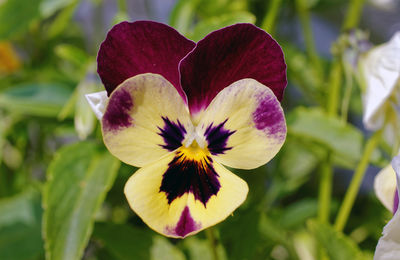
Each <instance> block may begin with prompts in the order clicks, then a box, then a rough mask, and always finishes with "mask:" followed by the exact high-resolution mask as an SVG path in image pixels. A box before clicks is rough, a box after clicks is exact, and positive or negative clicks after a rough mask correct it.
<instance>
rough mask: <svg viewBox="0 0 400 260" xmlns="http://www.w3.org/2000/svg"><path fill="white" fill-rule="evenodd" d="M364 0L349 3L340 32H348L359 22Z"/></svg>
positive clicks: (354, 0)
mask: <svg viewBox="0 0 400 260" xmlns="http://www.w3.org/2000/svg"><path fill="white" fill-rule="evenodd" d="M364 2H365V0H353V1H351V2H350V5H349V8H348V9H347V14H346V17H345V20H344V22H343V26H342V30H349V29H353V28H355V27H357V25H358V23H359V22H360V17H361V13H362V7H363V5H364Z"/></svg>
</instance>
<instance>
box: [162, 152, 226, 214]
mask: <svg viewBox="0 0 400 260" xmlns="http://www.w3.org/2000/svg"><path fill="white" fill-rule="evenodd" d="M218 177H219V176H218V174H217V173H216V171H215V169H214V167H213V160H212V159H211V158H210V157H205V158H203V159H202V160H199V161H196V160H192V159H189V158H187V157H186V156H185V154H184V153H181V152H178V153H177V154H176V156H175V157H174V159H173V160H172V161H171V162H170V163H169V164H168V169H167V171H166V172H165V173H164V175H163V179H162V183H161V187H160V192H165V193H166V194H167V199H168V203H169V204H171V203H172V202H173V201H174V200H175V199H176V198H179V197H181V196H183V195H184V194H186V193H189V192H190V193H193V195H194V197H195V199H196V200H197V201H199V202H201V203H203V205H204V207H207V202H208V200H209V199H210V198H211V196H213V195H217V193H218V191H219V189H220V187H221V185H220V183H219V180H218Z"/></svg>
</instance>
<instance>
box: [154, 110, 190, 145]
mask: <svg viewBox="0 0 400 260" xmlns="http://www.w3.org/2000/svg"><path fill="white" fill-rule="evenodd" d="M162 119H163V121H164V127H162V128H161V127H158V130H160V132H159V133H158V134H159V135H161V136H162V137H163V139H164V144H160V146H161V147H163V148H164V149H167V150H168V151H170V152H172V151H174V150H176V149H178V148H179V147H181V146H182V141H183V139H184V138H185V134H186V129H185V127H184V126H183V125H182V124H181V122H179V120H177V123H175V122H172V121H171V120H169V119H168V117H162Z"/></svg>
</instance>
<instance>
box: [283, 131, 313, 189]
mask: <svg viewBox="0 0 400 260" xmlns="http://www.w3.org/2000/svg"><path fill="white" fill-rule="evenodd" d="M280 154H281V155H280V160H279V168H280V172H282V175H283V176H284V177H285V186H286V187H287V188H288V189H289V190H294V189H296V188H297V187H299V186H300V185H301V184H303V183H304V182H305V181H307V179H308V176H309V175H310V173H311V172H312V171H313V170H314V169H315V168H316V167H317V164H318V163H319V158H318V156H317V155H316V153H315V150H313V149H312V147H310V145H307V143H306V144H304V143H301V142H300V140H298V139H297V138H293V137H292V136H290V135H289V136H288V138H287V139H286V143H285V145H284V146H283V147H282V150H281V151H280ZM294 165H296V167H293V166H294Z"/></svg>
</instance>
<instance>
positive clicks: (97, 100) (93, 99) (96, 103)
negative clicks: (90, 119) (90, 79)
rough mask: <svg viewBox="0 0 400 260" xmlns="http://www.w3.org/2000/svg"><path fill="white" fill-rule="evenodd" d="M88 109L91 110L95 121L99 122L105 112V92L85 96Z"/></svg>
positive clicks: (106, 98) (106, 99)
mask: <svg viewBox="0 0 400 260" xmlns="http://www.w3.org/2000/svg"><path fill="white" fill-rule="evenodd" d="M85 97H86V100H87V101H88V103H89V105H90V107H91V108H92V110H93V112H94V114H95V115H96V117H97V119H99V120H101V119H102V118H103V115H104V111H105V110H106V105H107V101H108V97H107V91H105V90H104V91H100V92H94V93H90V94H86V95H85Z"/></svg>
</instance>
